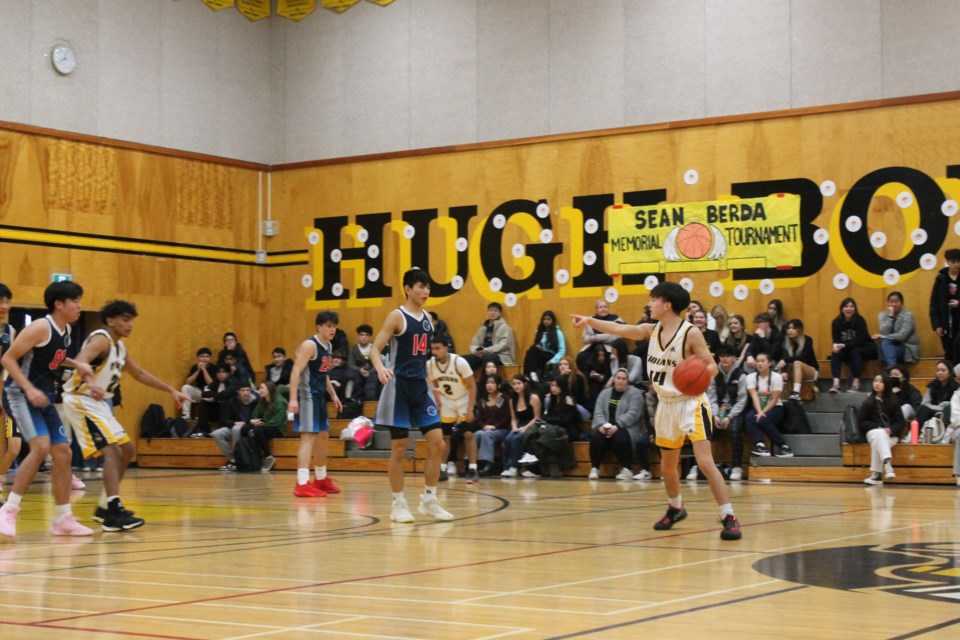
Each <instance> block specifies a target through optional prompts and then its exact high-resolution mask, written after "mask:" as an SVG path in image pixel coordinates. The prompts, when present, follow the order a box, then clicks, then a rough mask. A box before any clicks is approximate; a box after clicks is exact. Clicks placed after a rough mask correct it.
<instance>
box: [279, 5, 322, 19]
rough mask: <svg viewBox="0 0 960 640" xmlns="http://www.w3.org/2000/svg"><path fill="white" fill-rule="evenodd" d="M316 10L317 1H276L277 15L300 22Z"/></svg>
mask: <svg viewBox="0 0 960 640" xmlns="http://www.w3.org/2000/svg"><path fill="white" fill-rule="evenodd" d="M316 8H317V0H277V15H278V16H283V17H284V18H289V19H290V20H293V21H294V22H300V21H301V20H303V19H304V18H306V17H307V16H308V15H310V14H311V13H313V12H314V11H315V10H316Z"/></svg>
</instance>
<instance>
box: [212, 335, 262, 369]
mask: <svg viewBox="0 0 960 640" xmlns="http://www.w3.org/2000/svg"><path fill="white" fill-rule="evenodd" d="M227 354H232V355H233V356H234V358H235V359H236V362H237V365H239V366H240V367H242V368H243V369H246V370H247V371H253V366H252V365H251V364H250V358H248V357H247V352H246V351H244V350H243V345H242V344H240V343H239V342H238V341H237V334H235V333H233V332H232V331H228V332H226V333H225V334H223V349H221V350H220V353H219V354H217V364H224V363H225V361H226V360H225V359H226V356H227Z"/></svg>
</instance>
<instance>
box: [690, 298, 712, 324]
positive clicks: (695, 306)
mask: <svg viewBox="0 0 960 640" xmlns="http://www.w3.org/2000/svg"><path fill="white" fill-rule="evenodd" d="M697 311H703V314H704V315H705V316H706V317H707V325H706V326H707V328H708V329H714V328H715V327H716V325H717V323H716V320H714V319H713V316H710V315H707V310H706V309H704V308H703V305H702V304H700V301H699V300H691V301H690V305H689V306H688V307H687V322H689V323H690V324H693V314H694V313H696V312H697Z"/></svg>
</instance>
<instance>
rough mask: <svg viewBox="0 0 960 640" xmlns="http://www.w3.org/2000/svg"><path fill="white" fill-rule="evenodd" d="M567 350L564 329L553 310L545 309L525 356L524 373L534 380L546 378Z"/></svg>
mask: <svg viewBox="0 0 960 640" xmlns="http://www.w3.org/2000/svg"><path fill="white" fill-rule="evenodd" d="M566 352H567V345H566V341H565V340H564V338H563V331H561V330H560V327H558V326H557V316H556V314H555V313H554V312H553V311H544V312H543V315H542V316H540V325H539V326H538V327H537V334H536V336H534V338H533V345H532V346H531V347H530V348H529V349H527V354H526V355H525V356H524V358H523V373H524V375H526V376H527V377H529V378H530V379H531V380H533V381H534V382H539V381H540V380H546V379H547V377H548V376H549V375H551V374H552V373H553V369H554V367H556V365H557V363H558V362H560V358H562V357H563V355H564V354H565V353H566Z"/></svg>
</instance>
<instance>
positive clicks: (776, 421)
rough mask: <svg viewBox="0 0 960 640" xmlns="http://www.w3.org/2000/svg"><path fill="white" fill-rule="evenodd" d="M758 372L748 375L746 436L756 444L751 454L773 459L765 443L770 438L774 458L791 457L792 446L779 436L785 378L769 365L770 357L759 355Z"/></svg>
mask: <svg viewBox="0 0 960 640" xmlns="http://www.w3.org/2000/svg"><path fill="white" fill-rule="evenodd" d="M756 363H757V370H756V371H755V372H753V373H751V374H749V375H748V376H747V394H748V395H749V396H750V405H749V408H748V409H747V413H746V417H745V418H744V422H745V425H746V428H747V435H748V436H750V440H751V441H752V442H753V450H752V452H751V453H753V455H755V456H761V457H765V458H768V457H770V451H769V450H768V449H767V447H766V446H765V445H764V444H763V435H764V434H766V435H767V437H769V438H770V444H771V445H772V447H773V452H774V453H773V455H775V456H776V457H778V458H792V457H793V451H791V450H790V445H788V444H787V441H786V440H784V439H783V436H782V435H780V425H781V424H782V423H783V402H782V401H781V400H780V396H781V395H782V394H783V378H781V377H780V374H779V373H777V372H776V371H774V370H773V368H772V367H771V366H770V356H769V355H768V354H766V353H763V352H760V353H758V354H757V358H756Z"/></svg>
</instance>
